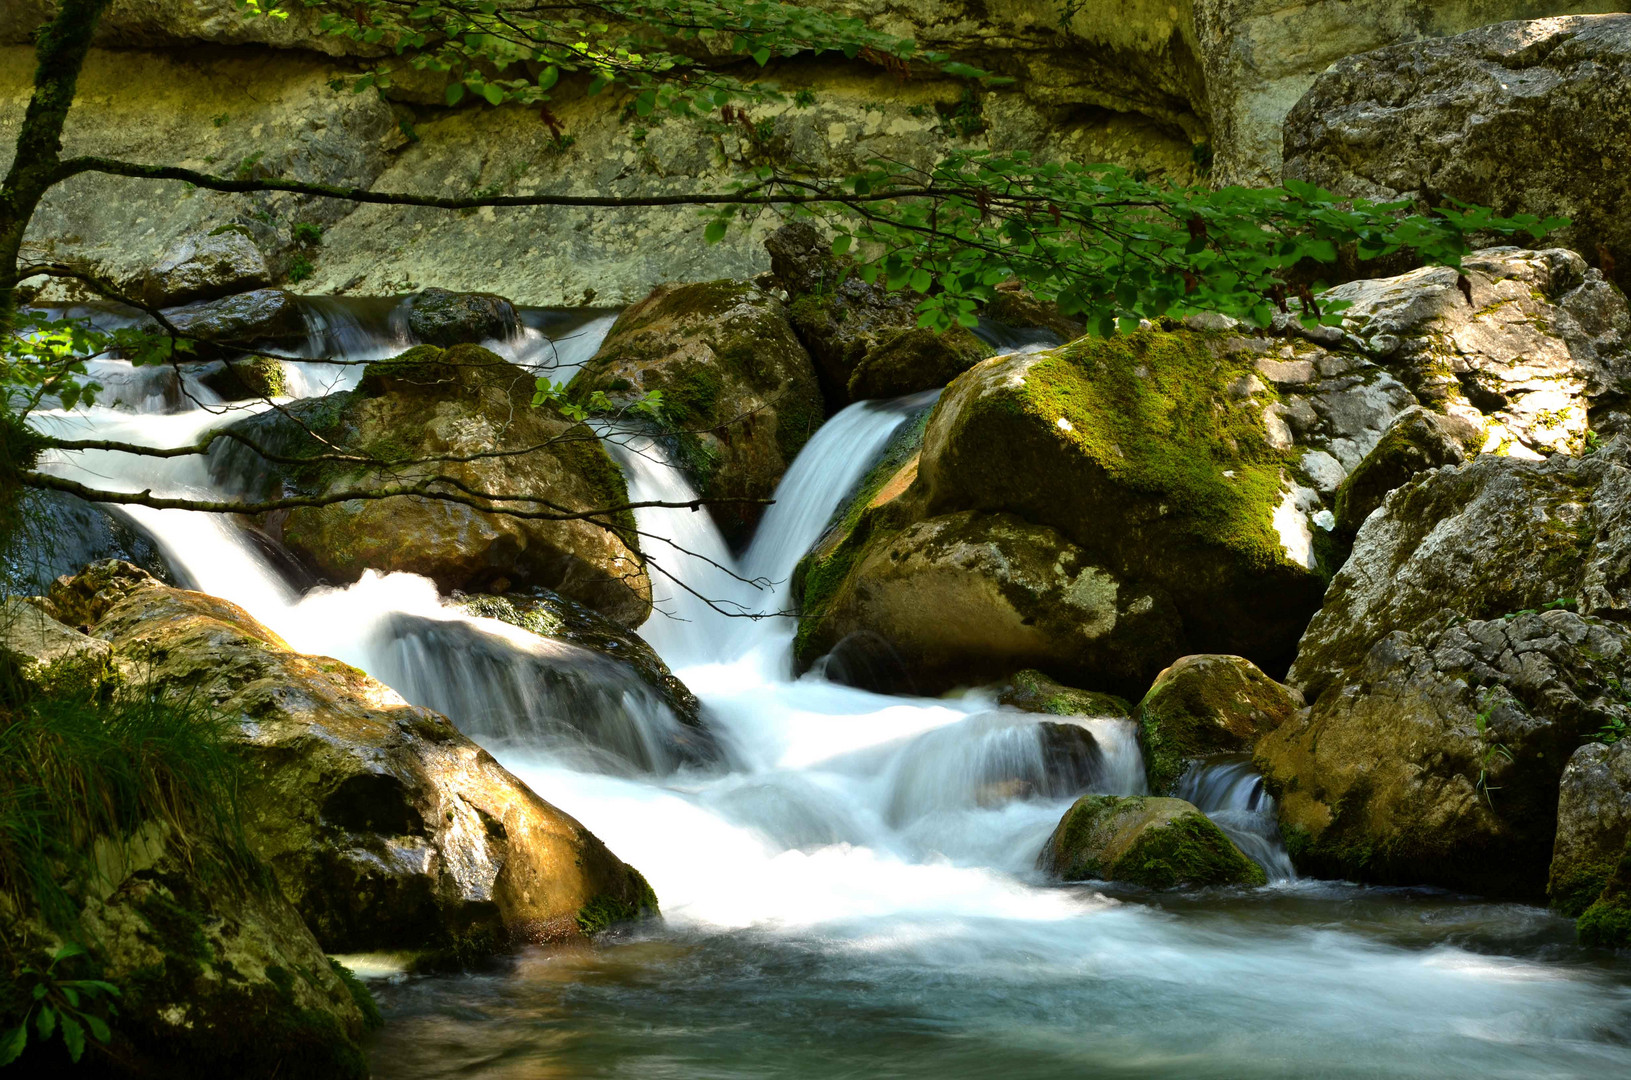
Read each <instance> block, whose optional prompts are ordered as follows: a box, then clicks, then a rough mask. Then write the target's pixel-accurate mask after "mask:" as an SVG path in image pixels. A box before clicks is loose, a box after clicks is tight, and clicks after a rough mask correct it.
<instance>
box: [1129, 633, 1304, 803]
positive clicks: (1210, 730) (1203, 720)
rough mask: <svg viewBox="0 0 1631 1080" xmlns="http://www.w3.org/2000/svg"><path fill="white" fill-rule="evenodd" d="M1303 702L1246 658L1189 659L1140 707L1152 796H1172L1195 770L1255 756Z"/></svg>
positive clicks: (1161, 679)
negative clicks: (1215, 760)
mask: <svg viewBox="0 0 1631 1080" xmlns="http://www.w3.org/2000/svg"><path fill="white" fill-rule="evenodd" d="M1298 705H1299V702H1298V700H1297V697H1296V695H1295V694H1294V693H1293V692H1292V691H1290V690H1288V689H1286V688H1285V687H1284V686H1281V685H1280V684H1279V683H1277V682H1275V681H1274V680H1273V679H1271V678H1269V677H1268V676H1267V675H1265V674H1263V673H1262V672H1261V671H1260V670H1258V667H1257V665H1256V664H1253V663H1252V662H1251V661H1250V660H1247V659H1245V658H1244V657H1240V656H1216V655H1201V656H1185V657H1183V658H1181V659H1179V660H1178V661H1176V662H1175V663H1173V665H1172V666H1171V667H1169V668H1167V669H1166V670H1164V671H1162V672H1161V674H1160V675H1158V676H1156V679H1155V685H1153V686H1151V687H1150V692H1149V693H1147V694H1145V695H1144V700H1142V701H1140V702H1139V703H1138V742H1139V746H1140V748H1141V749H1142V750H1143V751H1144V769H1145V775H1146V777H1147V778H1148V781H1149V785H1150V790H1151V791H1154V792H1157V793H1161V794H1167V793H1170V792H1172V791H1174V790H1176V789H1177V785H1178V780H1179V778H1180V777H1182V776H1183V774H1184V773H1185V772H1186V771H1188V769H1189V767H1190V765H1192V764H1193V763H1194V762H1196V761H1198V760H1200V759H1201V758H1204V757H1209V756H1211V755H1213V754H1234V753H1242V752H1248V753H1249V752H1250V751H1251V749H1252V747H1253V746H1255V745H1256V744H1257V740H1258V739H1259V738H1261V737H1262V736H1264V735H1266V734H1268V733H1269V732H1271V731H1273V730H1274V729H1276V728H1278V727H1279V726H1280V725H1281V724H1283V723H1285V721H1286V720H1287V719H1289V718H1290V716H1291V715H1292V713H1294V712H1296V710H1297V707H1298Z"/></svg>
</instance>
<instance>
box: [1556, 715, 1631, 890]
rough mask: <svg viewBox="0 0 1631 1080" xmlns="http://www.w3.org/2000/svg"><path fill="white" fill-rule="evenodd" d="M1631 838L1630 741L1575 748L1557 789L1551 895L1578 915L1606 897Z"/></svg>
mask: <svg viewBox="0 0 1631 1080" xmlns="http://www.w3.org/2000/svg"><path fill="white" fill-rule="evenodd" d="M1628 838H1631V740H1627V739H1621V740H1619V741H1617V742H1615V743H1614V744H1613V745H1611V746H1610V745H1605V744H1603V743H1600V742H1590V743H1587V744H1586V745H1584V746H1582V747H1581V748H1580V749H1578V750H1576V751H1575V752H1574V753H1573V755H1571V756H1570V758H1569V764H1568V766H1567V767H1566V768H1565V769H1564V770H1563V779H1562V781H1561V783H1560V784H1559V785H1558V803H1557V838H1556V840H1555V841H1554V842H1553V844H1552V865H1551V871H1550V877H1549V879H1548V881H1547V883H1546V894H1547V896H1548V898H1550V900H1551V902H1552V906H1553V907H1554V908H1556V909H1557V910H1559V911H1561V912H1563V914H1565V915H1570V916H1578V915H1580V914H1581V913H1582V912H1584V911H1585V910H1586V908H1588V907H1590V906H1591V905H1592V903H1594V902H1595V901H1596V900H1597V898H1598V897H1599V896H1600V895H1601V894H1602V892H1603V889H1604V887H1605V886H1606V885H1607V884H1608V882H1609V879H1610V878H1612V877H1613V876H1614V874H1615V869H1616V867H1617V866H1618V865H1619V863H1620V858H1621V854H1622V853H1623V852H1624V851H1625V846H1626V841H1627V839H1628Z"/></svg>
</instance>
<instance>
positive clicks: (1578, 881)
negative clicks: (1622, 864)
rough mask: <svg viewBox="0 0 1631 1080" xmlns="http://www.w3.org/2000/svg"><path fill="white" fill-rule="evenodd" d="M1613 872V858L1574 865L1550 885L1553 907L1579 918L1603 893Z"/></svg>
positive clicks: (1549, 890) (1549, 891)
mask: <svg viewBox="0 0 1631 1080" xmlns="http://www.w3.org/2000/svg"><path fill="white" fill-rule="evenodd" d="M1613 873H1614V863H1613V861H1612V860H1604V861H1602V862H1598V863H1593V864H1591V865H1588V866H1576V867H1574V868H1573V869H1571V870H1570V871H1569V873H1567V874H1565V875H1563V876H1562V877H1560V878H1558V879H1557V880H1555V881H1553V882H1552V883H1551V885H1550V886H1549V887H1548V889H1547V892H1548V893H1549V894H1550V897H1551V901H1552V907H1553V908H1555V909H1556V910H1557V911H1559V912H1560V913H1562V914H1564V915H1567V916H1569V917H1570V918H1579V917H1580V915H1581V914H1582V913H1583V912H1585V910H1586V909H1587V908H1589V907H1591V905H1592V904H1593V903H1595V902H1596V900H1597V898H1598V897H1599V896H1601V895H1602V892H1603V888H1604V887H1605V886H1606V885H1607V884H1608V881H1609V878H1610V877H1611V876H1612V875H1613Z"/></svg>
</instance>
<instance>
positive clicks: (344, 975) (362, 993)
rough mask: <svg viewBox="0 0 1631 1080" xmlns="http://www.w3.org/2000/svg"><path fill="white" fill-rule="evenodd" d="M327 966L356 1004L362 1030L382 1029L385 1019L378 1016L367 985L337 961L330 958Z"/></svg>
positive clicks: (376, 1006)
mask: <svg viewBox="0 0 1631 1080" xmlns="http://www.w3.org/2000/svg"><path fill="white" fill-rule="evenodd" d="M328 964H329V967H330V968H332V969H333V971H334V974H335V975H336V976H338V977H339V980H340V981H341V982H342V983H344V984H345V988H346V992H347V993H349V994H350V995H351V1000H352V1002H353V1003H355V1004H356V1006H357V1011H358V1012H360V1013H362V1026H363V1030H364V1031H374V1030H376V1029H377V1028H381V1027H384V1026H385V1018H384V1017H383V1016H381V1015H380V1012H379V1005H378V1003H376V1002H375V1001H374V995H373V992H372V991H370V990H369V989H368V987H367V985H366V984H364V983H363V981H362V980H361V979H359V978H357V976H356V974H355V973H354V972H353V971H352V970H351V969H350V968H348V967H346V966H345V965H344V964H342V963H340V962H339V961H338V960H335V959H333V958H332V957H331V958H330V959H329V962H328Z"/></svg>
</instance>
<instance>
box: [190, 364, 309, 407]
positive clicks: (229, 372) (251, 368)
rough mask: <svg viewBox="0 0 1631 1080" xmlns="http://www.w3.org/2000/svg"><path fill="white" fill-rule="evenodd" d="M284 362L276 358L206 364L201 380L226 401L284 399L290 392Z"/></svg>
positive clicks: (199, 372)
mask: <svg viewBox="0 0 1631 1080" xmlns="http://www.w3.org/2000/svg"><path fill="white" fill-rule="evenodd" d="M284 379H285V373H284V370H283V361H282V360H279V359H278V358H277V357H275V356H256V355H253V354H251V355H247V356H241V357H238V358H236V359H233V360H216V361H213V362H211V363H209V364H206V365H203V366H202V367H201V368H200V370H199V371H198V381H199V382H200V383H202V384H203V385H204V386H205V387H207V388H208V389H209V390H210V392H211V393H214V394H218V395H219V396H220V398H221V400H223V401H248V400H251V399H254V398H270V397H282V396H283V395H284V394H285V393H287V392H288V386H287V384H286V383H285V381H284Z"/></svg>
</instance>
